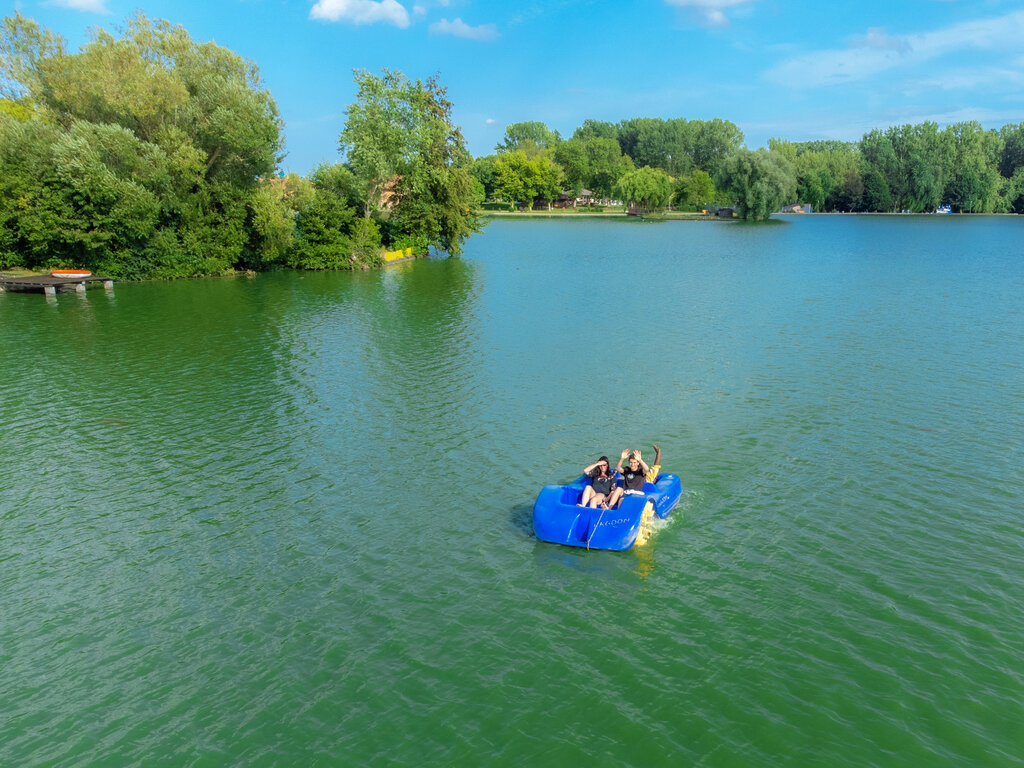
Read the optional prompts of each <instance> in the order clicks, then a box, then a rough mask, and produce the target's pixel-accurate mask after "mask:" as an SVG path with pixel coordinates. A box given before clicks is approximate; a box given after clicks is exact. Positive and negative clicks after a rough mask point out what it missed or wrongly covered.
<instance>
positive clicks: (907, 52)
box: [764, 11, 1024, 88]
mask: <svg viewBox="0 0 1024 768" xmlns="http://www.w3.org/2000/svg"><path fill="white" fill-rule="evenodd" d="M1022 39H1024V11H1015V12H1014V13H1010V14H1007V15H1005V16H1000V17H997V18H992V19H979V20H976V21H967V22H961V23H959V24H954V25H952V26H949V27H946V28H944V29H938V30H934V31H932V32H923V33H919V34H911V35H903V36H891V35H889V34H887V33H886V32H885V30H884V29H881V28H878V27H875V28H872V29H869V30H868V32H867V34H866V35H861V36H858V37H855V38H852V39H851V40H850V45H849V47H847V48H845V49H843V50H829V51H816V52H814V53H808V54H805V55H803V56H797V57H795V58H792V59H789V60H788V61H784V62H782V63H781V64H779V65H777V66H775V67H773V68H771V69H769V70H768V71H767V72H765V73H764V77H765V78H766V79H767V80H770V81H772V82H777V83H786V84H788V85H792V86H794V87H797V88H816V87H820V86H830V85H841V84H844V83H851V82H856V81H858V80H864V79H867V78H869V77H871V76H873V75H877V74H879V73H881V72H885V71H888V70H891V69H895V68H909V67H912V66H916V65H919V64H923V63H925V62H928V61H931V60H933V59H936V58H938V57H940V56H945V55H948V54H953V53H958V52H964V51H968V50H975V51H986V52H997V51H1003V50H1006V51H1012V52H1013V53H1017V52H1019V51H1020V41H1021V40H1022Z"/></svg>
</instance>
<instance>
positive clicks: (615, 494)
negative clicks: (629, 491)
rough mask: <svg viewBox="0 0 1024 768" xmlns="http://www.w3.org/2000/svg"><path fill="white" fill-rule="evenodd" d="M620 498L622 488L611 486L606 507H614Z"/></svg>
mask: <svg viewBox="0 0 1024 768" xmlns="http://www.w3.org/2000/svg"><path fill="white" fill-rule="evenodd" d="M621 500H622V489H621V488H612V495H611V496H609V497H608V508H609V509H615V508H616V507H617V506H619V502H620V501H621Z"/></svg>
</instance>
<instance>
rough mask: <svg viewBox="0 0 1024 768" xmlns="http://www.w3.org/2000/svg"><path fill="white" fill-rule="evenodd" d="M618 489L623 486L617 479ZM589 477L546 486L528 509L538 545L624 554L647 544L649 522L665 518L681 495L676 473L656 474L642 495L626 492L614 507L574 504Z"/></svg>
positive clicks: (587, 483)
mask: <svg viewBox="0 0 1024 768" xmlns="http://www.w3.org/2000/svg"><path fill="white" fill-rule="evenodd" d="M618 484H619V485H622V481H621V480H620V481H619V483H618ZM588 485H590V478H589V477H587V476H586V475H581V476H580V477H579V478H578V479H577V480H575V481H573V482H571V483H569V484H568V485H546V486H544V488H543V489H541V492H540V494H539V495H538V496H537V501H536V503H535V504H534V505H533V532H534V533H535V534H536V535H537V538H538V539H540V540H541V541H550V542H552V543H554V544H565V545H566V546H570V547H586V548H587V549H614V550H625V549H629V548H630V547H632V546H633V545H634V544H637V545H642V544H646V543H647V539H648V537H649V536H650V533H651V521H652V520H653V519H654V518H655V517H661V518H664V517H668V516H669V514H671V512H672V510H673V509H674V508H675V506H676V504H678V503H679V497H680V496H681V495H682V493H683V486H682V483H681V482H680V481H679V478H678V477H676V476H675V475H664V474H663V475H658V477H657V480H656V481H655V482H653V483H644V495H643V496H639V495H633V494H627V495H626V496H623V497H622V502H621V503H620V504H619V506H618V508H617V509H590V508H589V507H580V506H578V504H579V501H580V499H581V498H582V496H583V489H584V488H586V487H587V486H588Z"/></svg>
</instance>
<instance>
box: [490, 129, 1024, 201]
mask: <svg viewBox="0 0 1024 768" xmlns="http://www.w3.org/2000/svg"><path fill="white" fill-rule="evenodd" d="M496 149H497V150H498V152H497V154H495V155H488V156H486V157H481V158H477V159H476V160H475V161H474V162H473V165H472V168H471V173H472V174H473V176H474V178H475V179H476V180H477V182H478V183H479V184H480V187H481V189H482V190H483V193H484V195H485V196H486V199H488V200H505V201H510V202H511V203H514V204H516V205H518V206H520V207H525V208H530V207H533V206H534V205H537V204H541V205H547V204H550V203H551V202H552V201H554V200H557V199H558V198H559V197H560V196H561V197H562V198H563V200H564V199H566V198H568V199H569V200H577V199H584V198H580V195H581V194H582V193H583V192H584V190H586V191H587V192H589V193H591V194H592V199H595V200H605V201H608V200H609V199H611V198H615V197H620V198H623V199H622V200H620V201H619V202H622V203H627V204H628V203H631V202H632V203H637V202H638V201H637V200H636V199H635V197H634V195H635V194H636V191H637V190H636V189H634V185H635V182H636V181H637V180H638V179H640V178H646V179H647V180H648V181H650V180H652V179H653V178H654V177H653V176H645V177H640V176H636V175H635V173H634V171H635V170H637V169H639V170H643V169H644V168H649V169H656V170H658V171H661V172H664V173H665V174H667V175H668V176H669V177H670V178H671V183H672V186H673V194H672V197H671V201H670V202H671V204H672V205H674V206H675V207H676V208H678V209H681V210H689V211H700V210H704V209H706V208H707V207H708V206H711V205H724V206H735V208H736V210H737V213H738V214H739V215H740V216H741V217H744V218H756V219H763V218H767V217H768V216H770V215H771V213H772V212H774V211H776V210H778V209H779V207H781V206H783V205H786V204H789V203H801V204H803V203H806V204H810V205H811V206H812V208H813V210H816V211H856V212H859V211H877V212H898V211H909V212H913V213H919V212H926V211H933V210H935V209H937V208H939V207H940V206H942V205H945V204H948V205H950V206H951V207H952V209H953V210H954V211H958V212H1014V213H1024V123H1021V124H1020V125H1007V126H1005V127H1004V128H1003V129H1002V130H1001V131H994V130H988V131H986V130H984V129H982V127H981V126H980V125H979V124H978V123H974V122H967V123H957V124H953V125H950V126H947V127H945V128H942V129H940V128H939V126H938V125H937V124H935V123H929V122H926V123H922V124H920V125H904V126H894V127H892V128H889V129H886V130H884V131H883V130H874V131H870V132H868V133H867V134H865V135H864V136H863V138H862V139H861V140H860V141H857V142H842V141H812V142H801V143H793V142H788V141H783V140H781V139H772V140H771V141H770V142H769V150H768V151H763V150H762V151H759V152H757V153H750V152H749V151H748V150H746V149H744V148H743V134H742V133H741V132H740V131H739V129H738V128H737V127H736V126H735V125H734V124H733V123H731V122H728V121H724V120H717V119H716V120H709V121H701V120H691V121H687V120H683V119H672V120H662V119H658V118H635V119H631V120H624V121H622V122H620V123H609V122H602V121H598V120H586V121H584V122H583V124H582V125H581V126H580V127H579V128H577V129H576V130H575V131H574V132H573V135H572V137H571V138H569V139H566V140H562V139H560V138H559V135H558V133H557V132H556V131H552V130H550V129H549V128H548V127H547V126H545V125H544V124H543V123H536V122H531V123H515V124H513V125H510V126H509V127H508V128H507V129H506V133H505V140H504V141H503V142H502V143H501V144H499V145H498V146H497V148H496ZM516 153H519V155H520V156H516ZM545 158H547V159H550V160H551V161H553V163H554V165H555V167H554V168H551V167H549V166H546V165H545V166H544V169H545V170H544V173H545V178H546V179H548V180H549V181H551V180H553V179H554V178H555V177H558V176H559V173H560V174H561V175H560V179H559V181H558V185H559V189H558V190H555V189H554V188H553V187H552V186H550V184H542V183H537V182H536V180H537V179H538V177H539V175H540V174H539V170H540V167H541V164H543V163H544V160H545ZM499 170H500V171H501V175H500V177H499V176H498V173H497V172H498V171H499ZM627 177H628V181H627V183H626V184H625V186H624V185H623V184H622V180H623V179H627ZM551 183H554V182H553V181H551ZM626 189H629V190H631V192H630V194H625V190H626ZM647 199H648V201H649V202H648V204H644V205H637V206H634V207H635V208H637V209H641V210H645V211H646V210H650V211H656V210H658V209H659V208H661V207H664V205H668V204H669V202H666V203H664V205H662V204H660V203H657V204H655V203H651V202H650V201H651V200H653V199H654V198H647Z"/></svg>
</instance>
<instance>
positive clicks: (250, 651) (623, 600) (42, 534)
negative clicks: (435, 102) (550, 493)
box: [0, 216, 1024, 768]
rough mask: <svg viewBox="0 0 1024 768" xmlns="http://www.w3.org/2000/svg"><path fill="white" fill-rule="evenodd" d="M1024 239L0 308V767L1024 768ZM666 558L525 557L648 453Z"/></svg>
mask: <svg viewBox="0 0 1024 768" xmlns="http://www.w3.org/2000/svg"><path fill="white" fill-rule="evenodd" d="M1022 243H1024V217H983V216H976V217H967V216H964V217H961V216H946V217H936V216H922V217H911V216H902V217H901V216H813V217H803V218H800V217H790V218H787V219H786V220H785V221H783V222H780V223H774V224H769V225H764V226H744V225H739V224H732V223H724V222H723V223H720V222H672V221H669V222H661V223H644V222H634V221H609V220H604V219H593V220H583V219H576V220H568V221H566V220H554V221H548V220H519V221H509V220H498V221H494V222H492V223H491V224H490V225H489V226H487V227H486V229H485V230H484V231H483V232H482V233H481V234H479V235H477V236H476V237H474V238H473V239H471V240H470V241H469V242H468V243H467V247H466V251H465V254H464V255H463V256H462V257H461V258H458V259H447V258H435V259H429V260H425V261H420V262H413V263H408V264H404V265H399V266H397V267H393V268H389V269H387V270H385V271H381V272H371V273H358V274H349V273H340V274H328V273H309V274H295V273H276V274H266V275H260V276H257V277H255V278H252V279H246V278H235V279H211V280H204V281H181V282H171V283H139V284H123V283H122V284H118V285H116V286H115V290H114V292H113V294H107V293H105V292H104V291H103V290H102V289H99V290H90V291H89V292H88V293H87V294H85V295H84V296H80V295H75V294H68V295H65V294H61V295H59V296H58V298H57V300H56V302H48V301H46V300H45V299H44V297H42V296H41V295H23V294H0V344H2V347H3V367H2V372H0V430H2V435H3V439H2V441H0V596H2V604H0V605H2V621H0V669H2V675H0V701H2V703H3V704H2V706H3V717H2V718H0V764H2V765H11V766H93V765H104V766H106V765H110V766H130V765H132V766H134V765H137V766H151V765H175V766H293V765H294V766H298V765H302V766H337V765H352V766H396V765H402V766H425V765H438V766H442V765H443V766H451V765H459V766H477V765H510V766H511V765H529V766H564V765H572V764H576V763H577V762H581V761H588V763H589V764H592V765H634V766H645V767H646V766H684V765H700V766H704V767H711V766H778V765H794V766H828V767H829V768H839V767H840V766H851V768H852V767H854V766H856V767H858V768H861V767H863V766H887V767H888V766H929V767H932V766H965V765H977V766H1000V767H1002V766H1009V765H1024V762H1022V757H1021V756H1022V755H1024V728H1022V726H1021V724H1022V723H1024V664H1022V661H1021V660H1022V659H1024V533H1022V509H1024V469H1022V467H1024V456H1022V445H1024V254H1022ZM654 443H657V444H658V445H660V446H661V448H662V451H663V453H664V457H663V465H664V471H671V472H673V473H675V474H678V475H679V476H680V477H681V478H682V482H683V497H682V500H681V502H680V505H679V506H678V507H677V508H676V511H675V512H674V513H673V515H672V516H671V517H669V518H668V519H667V520H665V521H664V522H663V523H661V524H660V525H659V527H658V529H657V530H656V532H655V533H654V535H653V536H652V538H651V541H650V542H649V544H647V545H646V546H644V547H641V548H636V549H634V550H632V551H629V552H623V553H614V552H597V551H590V552H588V551H586V550H579V549H572V548H566V547H560V546H557V545H552V544H546V543H542V542H538V541H537V540H536V539H535V538H534V536H533V532H532V517H531V514H532V504H533V501H534V499H535V497H536V495H537V492H538V491H539V489H540V487H541V486H543V485H544V484H547V483H560V482H565V481H567V480H570V479H572V478H573V477H575V476H577V475H578V474H579V471H580V469H581V468H582V467H583V466H584V465H586V464H589V463H592V462H593V461H595V460H596V458H597V457H598V456H600V455H601V454H607V455H609V456H612V457H613V459H612V461H613V463H614V461H615V460H616V458H617V455H618V453H619V452H620V451H621V450H623V449H625V448H639V449H642V450H643V451H644V457H645V458H646V459H648V460H650V458H651V457H652V456H653V451H652V450H651V445H652V444H654Z"/></svg>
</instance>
